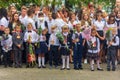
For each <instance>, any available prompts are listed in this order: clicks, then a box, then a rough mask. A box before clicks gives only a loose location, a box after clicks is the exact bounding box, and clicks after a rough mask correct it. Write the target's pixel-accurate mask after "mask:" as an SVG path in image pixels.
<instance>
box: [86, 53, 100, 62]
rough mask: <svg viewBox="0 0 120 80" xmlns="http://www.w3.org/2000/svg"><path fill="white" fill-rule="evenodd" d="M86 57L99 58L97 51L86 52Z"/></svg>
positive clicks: (89, 58)
mask: <svg viewBox="0 0 120 80" xmlns="http://www.w3.org/2000/svg"><path fill="white" fill-rule="evenodd" d="M87 59H88V60H91V59H93V60H98V59H99V55H98V53H87Z"/></svg>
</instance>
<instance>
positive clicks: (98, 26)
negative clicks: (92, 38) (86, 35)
mask: <svg viewBox="0 0 120 80" xmlns="http://www.w3.org/2000/svg"><path fill="white" fill-rule="evenodd" d="M94 25H95V27H96V29H97V31H103V28H104V27H105V21H98V20H97V21H95V22H94Z"/></svg>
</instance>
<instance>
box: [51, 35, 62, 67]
mask: <svg viewBox="0 0 120 80" xmlns="http://www.w3.org/2000/svg"><path fill="white" fill-rule="evenodd" d="M59 46H60V43H59V40H58V38H57V37H56V33H52V34H51V35H50V39H49V47H50V53H49V65H50V66H51V67H52V66H53V62H54V65H55V67H57V66H58V48H59Z"/></svg>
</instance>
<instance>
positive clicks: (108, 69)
mask: <svg viewBox="0 0 120 80" xmlns="http://www.w3.org/2000/svg"><path fill="white" fill-rule="evenodd" d="M107 71H111V70H110V68H107ZM112 71H116V69H112Z"/></svg>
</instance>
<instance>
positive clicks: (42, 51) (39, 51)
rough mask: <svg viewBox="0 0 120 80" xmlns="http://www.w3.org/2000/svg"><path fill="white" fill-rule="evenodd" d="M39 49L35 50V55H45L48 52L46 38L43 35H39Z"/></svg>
mask: <svg viewBox="0 0 120 80" xmlns="http://www.w3.org/2000/svg"><path fill="white" fill-rule="evenodd" d="M39 39H40V40H39V43H40V44H39V45H38V46H39V47H38V48H37V50H36V54H45V53H47V51H48V46H47V43H46V36H45V35H42V34H41V35H40V36H39Z"/></svg>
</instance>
